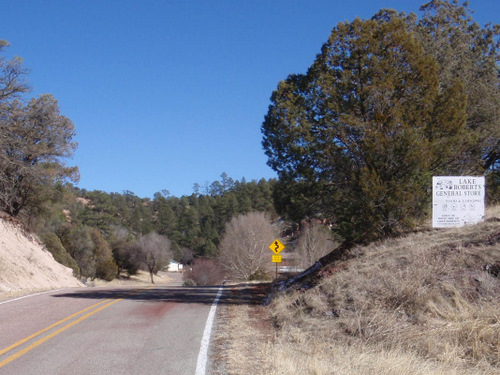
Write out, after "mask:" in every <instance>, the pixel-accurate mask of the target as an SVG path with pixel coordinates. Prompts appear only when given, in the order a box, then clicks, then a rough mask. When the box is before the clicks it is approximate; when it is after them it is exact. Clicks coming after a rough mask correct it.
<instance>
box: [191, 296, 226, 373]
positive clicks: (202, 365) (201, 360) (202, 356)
mask: <svg viewBox="0 0 500 375" xmlns="http://www.w3.org/2000/svg"><path fill="white" fill-rule="evenodd" d="M221 295H222V287H220V288H219V291H218V292H217V295H216V296H215V299H214V302H213V303H212V307H210V312H209V313H208V318H207V322H206V324H205V330H204V331H203V338H202V339H201V346H200V352H199V353H198V361H197V363H196V372H195V375H205V371H206V367H207V361H208V347H209V345H210V336H211V334H212V326H213V323H214V318H215V311H216V310H217V303H218V302H219V299H220V296H221Z"/></svg>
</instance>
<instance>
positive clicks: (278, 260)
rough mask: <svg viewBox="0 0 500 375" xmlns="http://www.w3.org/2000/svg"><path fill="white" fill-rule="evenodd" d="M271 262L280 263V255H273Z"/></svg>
mask: <svg viewBox="0 0 500 375" xmlns="http://www.w3.org/2000/svg"><path fill="white" fill-rule="evenodd" d="M273 263H281V255H273Z"/></svg>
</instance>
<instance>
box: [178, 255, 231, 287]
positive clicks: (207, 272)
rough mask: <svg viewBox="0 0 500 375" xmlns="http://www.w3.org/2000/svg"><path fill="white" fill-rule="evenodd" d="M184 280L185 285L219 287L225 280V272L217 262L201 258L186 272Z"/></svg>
mask: <svg viewBox="0 0 500 375" xmlns="http://www.w3.org/2000/svg"><path fill="white" fill-rule="evenodd" d="M183 279H184V284H185V285H190V284H191V285H192V284H194V285H198V286H206V285H217V284H220V283H221V282H222V281H223V280H224V271H223V269H222V267H221V266H220V265H219V264H218V263H217V262H216V261H215V260H213V259H203V258H199V259H196V260H195V261H194V263H193V265H192V267H191V269H189V270H188V271H185V272H184V274H183Z"/></svg>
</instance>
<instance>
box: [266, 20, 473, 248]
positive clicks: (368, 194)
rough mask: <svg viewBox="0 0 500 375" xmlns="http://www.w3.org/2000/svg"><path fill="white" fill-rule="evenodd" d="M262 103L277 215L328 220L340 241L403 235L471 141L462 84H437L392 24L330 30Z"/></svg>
mask: <svg viewBox="0 0 500 375" xmlns="http://www.w3.org/2000/svg"><path fill="white" fill-rule="evenodd" d="M271 101H272V104H271V106H270V108H269V112H268V114H267V116H266V118H265V121H264V123H263V126H262V132H263V136H264V139H263V146H264V149H265V152H266V154H267V156H268V157H269V161H268V164H269V165H270V166H271V167H272V168H273V169H274V170H276V171H277V172H278V174H279V177H280V184H279V190H280V191H281V192H284V193H288V197H286V196H285V197H282V198H281V202H282V203H283V206H281V207H278V209H280V210H281V212H284V213H288V214H290V216H295V218H297V216H300V215H297V213H298V212H297V211H299V212H300V213H301V214H309V215H318V216H326V217H329V218H331V219H332V220H335V221H336V222H337V226H336V228H337V229H338V230H339V231H340V233H341V235H342V236H343V237H344V238H345V239H347V240H355V241H363V240H370V239H373V238H377V237H380V236H383V235H387V234H392V233H394V232H397V231H399V230H400V229H404V228H407V227H408V226H411V225H412V219H413V218H418V217H419V216H421V215H422V214H423V213H424V211H425V207H426V204H425V203H426V202H427V192H426V191H427V188H428V186H429V185H430V178H431V175H432V174H433V173H442V172H446V173H461V169H460V168H461V167H463V164H460V163H455V161H456V160H457V158H459V159H461V160H462V161H464V160H466V158H462V157H461V156H462V155H463V154H464V153H467V152H469V150H470V149H471V147H472V146H473V144H474V141H475V137H474V134H473V133H472V132H470V131H469V129H468V128H467V127H466V120H467V116H466V93H465V87H464V84H463V82H461V81H460V80H459V79H458V77H455V78H454V79H451V80H450V81H449V82H448V84H446V85H441V84H440V77H439V64H438V61H437V60H436V58H435V57H434V56H433V55H431V54H428V53H426V51H425V50H424V48H423V46H422V43H421V42H420V40H419V38H418V37H417V36H416V35H415V33H413V32H412V31H411V30H410V28H409V27H408V23H407V21H406V20H404V19H402V18H401V17H398V16H394V15H393V16H392V17H389V18H388V19H383V18H378V19H372V20H366V21H362V20H359V19H356V20H354V21H353V22H345V23H340V24H338V26H337V27H335V28H334V29H333V31H332V33H331V35H330V38H329V40H328V42H327V43H325V44H324V45H323V48H322V50H321V53H320V54H319V55H318V57H317V58H316V61H315V62H314V64H313V65H312V66H311V67H310V69H309V70H308V72H307V74H305V75H291V76H289V77H288V79H287V80H286V81H283V82H280V84H279V85H278V88H277V90H276V91H275V92H274V93H273V95H272V98H271ZM301 195H303V196H304V199H303V200H297V198H298V197H300V196H301ZM289 202H290V203H293V204H291V205H288V204H287V203H289ZM311 208H314V210H311ZM290 211H292V212H290Z"/></svg>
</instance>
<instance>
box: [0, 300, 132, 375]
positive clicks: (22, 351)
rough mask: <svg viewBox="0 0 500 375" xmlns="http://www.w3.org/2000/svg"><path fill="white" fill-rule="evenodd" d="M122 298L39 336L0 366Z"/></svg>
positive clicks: (0, 365)
mask: <svg viewBox="0 0 500 375" xmlns="http://www.w3.org/2000/svg"><path fill="white" fill-rule="evenodd" d="M122 299H123V298H119V299H116V300H114V301H112V302H110V303H108V304H106V305H104V306H101V307H99V308H98V309H96V310H94V311H91V312H89V313H87V314H85V315H83V316H81V317H80V318H78V319H76V320H74V321H72V322H71V323H69V324H67V325H65V326H64V327H61V328H59V329H58V330H57V331H54V332H52V333H51V334H49V335H47V336H45V337H43V338H41V339H40V340H38V341H35V342H34V343H33V344H31V345H29V346H28V347H26V348H25V349H23V350H21V351H19V352H17V353H15V354H13V355H11V356H10V357H8V358H6V359H4V360H3V361H2V362H0V368H1V367H3V366H5V365H6V364H8V363H10V362H12V361H13V360H15V359H17V358H19V357H21V356H23V355H24V354H26V353H28V352H29V351H30V350H32V349H34V348H36V347H37V346H39V345H41V344H43V343H44V342H45V341H48V340H50V339H51V338H52V337H54V336H57V335H58V334H60V333H61V332H64V331H65V330H67V329H68V328H70V327H73V326H74V325H76V324H78V323H80V322H82V321H83V320H85V319H87V318H89V317H91V316H92V315H94V314H96V313H98V312H99V311H101V310H104V309H105V308H106V307H109V306H111V305H113V304H115V303H117V302H118V301H121V300H122ZM106 301H109V299H108V300H106ZM106 301H103V302H106ZM103 302H102V303H103ZM96 305H97V304H96ZM93 307H95V305H94V306H93Z"/></svg>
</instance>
